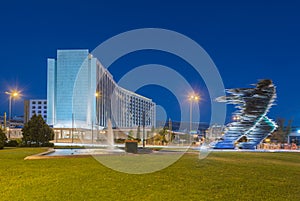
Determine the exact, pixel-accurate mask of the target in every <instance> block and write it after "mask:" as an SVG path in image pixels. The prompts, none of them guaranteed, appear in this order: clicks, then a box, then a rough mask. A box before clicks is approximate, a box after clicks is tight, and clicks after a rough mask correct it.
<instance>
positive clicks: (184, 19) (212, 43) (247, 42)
mask: <svg viewBox="0 0 300 201" xmlns="http://www.w3.org/2000/svg"><path fill="white" fill-rule="evenodd" d="M0 25H1V28H0V31H1V32H0V34H1V35H0V36H1V37H0V44H1V46H0V47H1V49H0V51H1V52H0V60H1V72H0V84H1V85H0V92H1V94H0V113H1V116H2V114H3V113H4V112H5V111H6V112H7V111H8V97H7V95H6V94H5V91H8V90H9V89H10V88H14V87H15V86H16V87H18V88H19V89H21V90H22V91H23V94H24V97H23V98H22V100H19V101H16V102H15V103H14V105H13V114H17V115H22V114H23V100H24V99H33V98H42V99H46V86H47V80H46V78H47V77H46V75H47V74H46V73H47V58H55V57H56V50H57V49H81V48H83V49H89V50H90V51H92V50H93V49H94V48H96V47H97V46H98V45H99V44H101V43H102V42H104V41H105V40H107V39H109V38H110V37H112V36H114V35H117V34H119V33H122V32H125V31H129V30H132V29H139V28H163V29H169V30H173V31H176V32H179V33H181V34H184V35H186V36H187V37H189V38H191V39H193V40H194V41H196V42H197V43H198V44H199V45H201V46H202V47H203V48H204V49H205V50H206V51H207V53H208V54H209V55H210V57H211V58H212V60H213V61H214V63H215V65H216V67H217V68H218V70H219V72H220V75H221V77H222V79H223V82H224V85H225V88H239V87H250V84H253V83H256V82H257V80H259V79H264V78H268V79H272V80H273V82H274V84H275V85H276V86H277V96H278V98H277V100H276V105H275V106H274V107H273V108H272V109H271V110H270V113H269V114H268V116H269V117H270V118H273V119H276V118H278V117H283V118H286V119H287V120H288V119H293V120H294V123H293V125H294V126H300V105H299V103H300V102H299V100H300V91H299V86H300V84H299V81H298V80H299V77H300V3H298V1H297V0H294V1H291V0H285V1H263V0H259V1H258V0H251V1H232V0H228V1H222V0H218V1H216V0H211V1H201V0H198V1H196V0H195V1H189V0H187V1H169V0H167V1H162V0H160V1H156V0H152V1H141V0H139V1H130V0H128V1H114V0H110V1H102V0H93V1H82V0H81V1H78V0H72V1H63V0H60V1H57V0H51V1H32V0H27V1H14V0H11V1H2V2H1V3H0ZM148 63H159V64H163V65H167V66H170V67H172V68H174V69H177V70H178V69H179V68H181V70H182V68H184V66H185V65H186V64H184V62H183V61H180V60H179V59H178V58H174V57H173V56H171V55H168V54H166V53H163V52H151V51H141V52H136V53H133V54H129V55H127V56H125V57H123V58H120V59H119V60H118V61H116V62H115V63H114V64H113V65H112V66H111V73H112V74H113V76H114V78H115V79H116V80H118V79H120V78H121V77H122V74H124V73H126V72H125V71H126V70H130V68H133V67H136V66H138V65H145V64H148ZM119 66H122V69H123V70H120V68H118V67H119ZM178 71H180V70H178ZM181 73H184V74H185V75H184V76H185V77H186V78H187V79H188V81H189V83H190V84H191V85H192V86H193V87H194V89H195V90H198V91H199V93H200V94H202V97H203V99H202V101H201V103H200V110H201V111H202V112H201V121H208V120H209V118H210V100H209V97H208V95H207V91H206V87H205V85H204V83H203V81H202V80H201V79H199V78H197V77H196V76H194V74H193V72H192V71H189V70H186V71H185V70H184V71H183V72H181ZM139 93H141V94H142V95H145V96H147V97H150V98H152V99H153V100H154V101H155V102H156V103H158V104H161V105H162V106H165V107H166V110H167V111H168V115H169V116H170V117H171V118H172V119H175V120H176V119H177V118H178V115H177V105H176V100H173V99H172V97H171V96H170V100H168V98H166V94H167V93H168V92H167V91H166V90H165V89H161V88H159V87H151V86H149V87H148V88H147V87H145V88H144V89H141V90H140V91H139ZM168 97H169V96H168ZM231 111H232V107H229V111H228V114H229V113H230V112H231Z"/></svg>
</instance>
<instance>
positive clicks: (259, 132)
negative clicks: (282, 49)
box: [212, 79, 277, 149]
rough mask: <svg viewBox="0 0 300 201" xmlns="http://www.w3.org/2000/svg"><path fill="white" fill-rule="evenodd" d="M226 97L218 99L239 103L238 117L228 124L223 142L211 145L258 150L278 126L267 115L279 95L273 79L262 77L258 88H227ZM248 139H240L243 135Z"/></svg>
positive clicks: (219, 147)
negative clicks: (257, 147)
mask: <svg viewBox="0 0 300 201" xmlns="http://www.w3.org/2000/svg"><path fill="white" fill-rule="evenodd" d="M226 92H227V93H228V94H229V95H227V96H222V97H219V98H217V101H218V102H226V103H227V104H234V105H237V106H236V108H237V109H238V110H237V111H236V112H234V115H235V116H238V117H239V118H238V119H237V121H235V122H232V123H230V124H228V125H227V126H226V132H225V134H224V136H223V138H222V140H221V141H219V142H216V143H214V144H212V147H213V148H215V149H234V148H236V147H238V148H241V149H255V148H256V146H257V145H258V144H260V143H261V142H262V141H263V140H264V139H265V138H267V137H268V136H269V135H271V133H272V132H273V131H274V130H275V129H276V128H277V125H276V123H275V122H273V121H272V120H271V119H269V118H268V117H267V116H266V114H267V113H268V111H269V109H270V108H271V106H272V105H273V103H274V100H275V98H276V88H275V86H274V85H273V82H272V80H267V79H265V80H260V81H259V82H258V83H257V84H256V87H255V88H237V89H228V90H226ZM243 137H244V138H246V141H245V142H239V140H240V139H241V138H243Z"/></svg>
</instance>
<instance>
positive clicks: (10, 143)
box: [5, 140, 19, 147]
mask: <svg viewBox="0 0 300 201" xmlns="http://www.w3.org/2000/svg"><path fill="white" fill-rule="evenodd" d="M18 145H19V143H18V141H17V140H9V141H7V142H6V143H5V146H6V147H17V146H18Z"/></svg>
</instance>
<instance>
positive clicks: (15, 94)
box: [5, 90, 21, 139]
mask: <svg viewBox="0 0 300 201" xmlns="http://www.w3.org/2000/svg"><path fill="white" fill-rule="evenodd" d="M5 94H7V95H9V108H8V110H9V112H8V121H9V132H8V139H9V138H10V127H11V113H12V99H18V98H19V97H20V96H21V92H20V91H18V90H12V91H10V92H8V91H6V92H5Z"/></svg>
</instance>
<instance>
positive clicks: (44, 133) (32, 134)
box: [22, 115, 54, 146]
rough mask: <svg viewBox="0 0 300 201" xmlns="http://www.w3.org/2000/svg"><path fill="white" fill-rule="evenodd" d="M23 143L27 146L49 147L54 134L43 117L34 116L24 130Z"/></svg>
mask: <svg viewBox="0 0 300 201" xmlns="http://www.w3.org/2000/svg"><path fill="white" fill-rule="evenodd" d="M22 133H23V138H22V142H23V144H24V145H25V146H48V145H49V141H50V140H53V137H54V132H53V130H52V129H51V128H50V127H49V126H48V125H47V124H46V122H45V121H44V119H43V117H42V116H41V115H38V116H37V115H33V116H32V117H31V119H30V120H29V121H28V123H26V124H25V125H24V128H23V129H22Z"/></svg>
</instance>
